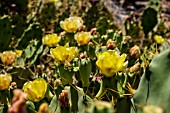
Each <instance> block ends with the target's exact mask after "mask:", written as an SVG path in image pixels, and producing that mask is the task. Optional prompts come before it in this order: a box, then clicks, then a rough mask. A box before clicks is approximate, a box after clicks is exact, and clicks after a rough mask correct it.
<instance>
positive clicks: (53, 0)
mask: <svg viewBox="0 0 170 113" xmlns="http://www.w3.org/2000/svg"><path fill="white" fill-rule="evenodd" d="M57 1H58V0H50V2H57Z"/></svg>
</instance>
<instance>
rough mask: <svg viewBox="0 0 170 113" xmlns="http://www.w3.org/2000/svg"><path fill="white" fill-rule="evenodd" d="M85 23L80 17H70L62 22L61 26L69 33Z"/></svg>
mask: <svg viewBox="0 0 170 113" xmlns="http://www.w3.org/2000/svg"><path fill="white" fill-rule="evenodd" d="M82 25H83V20H82V19H81V18H80V17H69V18H66V19H65V20H64V21H61V22H60V26H61V28H62V29H63V30H65V31H66V32H68V33H73V32H75V31H77V30H78V29H79V28H80V27H81V26H82Z"/></svg>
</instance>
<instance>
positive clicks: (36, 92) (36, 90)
mask: <svg viewBox="0 0 170 113" xmlns="http://www.w3.org/2000/svg"><path fill="white" fill-rule="evenodd" d="M23 90H24V92H25V93H26V98H27V99H28V100H31V101H33V102H39V101H40V100H41V99H43V98H44V96H45V93H46V91H47V82H46V81H45V80H44V79H43V78H37V79H35V80H34V81H29V82H26V83H25V84H24V86H23Z"/></svg>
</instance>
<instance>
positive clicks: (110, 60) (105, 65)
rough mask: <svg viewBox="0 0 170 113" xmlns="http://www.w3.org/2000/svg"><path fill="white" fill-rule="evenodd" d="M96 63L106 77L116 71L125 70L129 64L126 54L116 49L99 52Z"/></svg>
mask: <svg viewBox="0 0 170 113" xmlns="http://www.w3.org/2000/svg"><path fill="white" fill-rule="evenodd" d="M97 59H98V60H97V61H96V65H97V67H98V68H99V69H100V71H101V73H102V74H104V75H105V76H106V77H112V76H113V75H114V74H115V73H117V72H119V71H123V70H124V69H125V68H126V66H127V63H128V62H127V61H126V62H125V59H126V54H122V55H121V56H120V55H119V54H118V53H117V52H116V51H114V50H109V51H105V52H103V53H98V54H97Z"/></svg>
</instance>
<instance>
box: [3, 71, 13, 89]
mask: <svg viewBox="0 0 170 113" xmlns="http://www.w3.org/2000/svg"><path fill="white" fill-rule="evenodd" d="M11 81H12V77H11V76H10V75H8V74H0V90H7V89H8V88H9V86H10V83H11Z"/></svg>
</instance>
